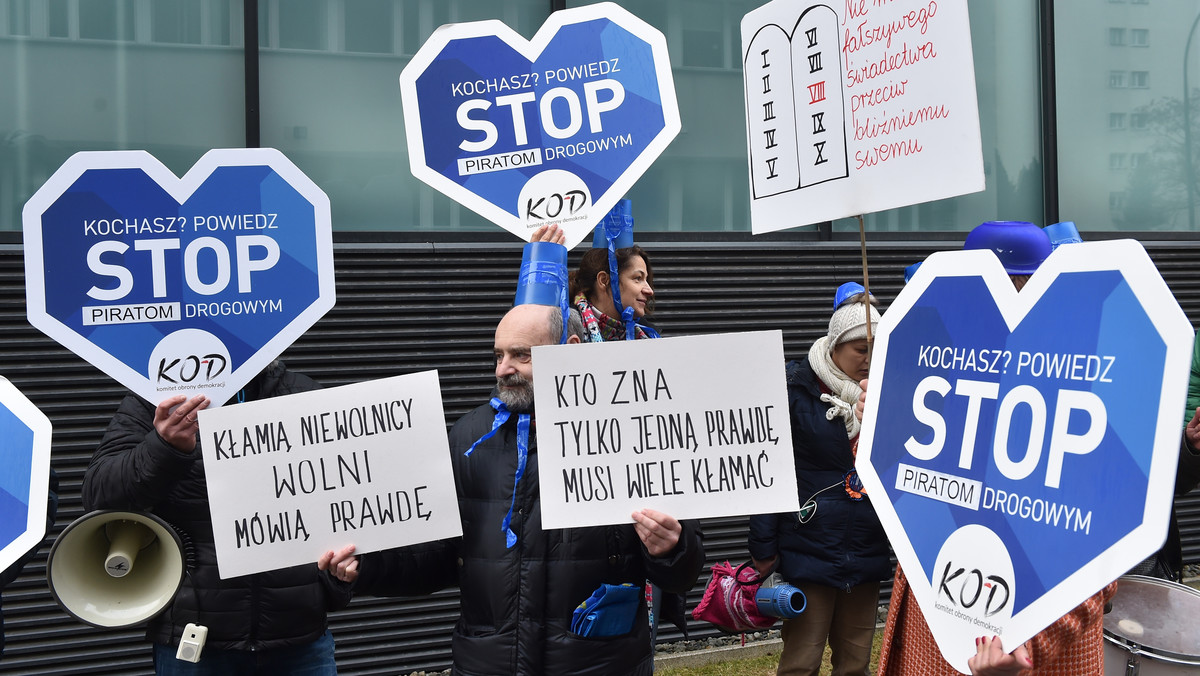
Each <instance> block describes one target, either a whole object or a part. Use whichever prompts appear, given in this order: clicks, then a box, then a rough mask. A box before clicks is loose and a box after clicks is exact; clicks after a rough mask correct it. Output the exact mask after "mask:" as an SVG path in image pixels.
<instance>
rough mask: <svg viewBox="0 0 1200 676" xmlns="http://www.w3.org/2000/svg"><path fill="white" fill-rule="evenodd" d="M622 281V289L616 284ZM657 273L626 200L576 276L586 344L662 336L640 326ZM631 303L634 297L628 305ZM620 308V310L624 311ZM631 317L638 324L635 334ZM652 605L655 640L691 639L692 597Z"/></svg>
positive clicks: (605, 223)
mask: <svg viewBox="0 0 1200 676" xmlns="http://www.w3.org/2000/svg"><path fill="white" fill-rule="evenodd" d="M613 279H617V280H619V283H618V284H617V285H615V286H614V285H613V284H612V283H611V282H612V280H613ZM653 284H654V269H653V268H652V267H651V266H650V259H649V257H648V256H647V255H646V252H645V251H644V250H643V249H642V248H641V247H639V246H637V245H635V244H634V243H633V214H632V211H631V204H630V202H629V200H620V201H618V202H617V205H616V206H614V207H613V208H612V210H611V211H610V212H609V213H608V214H606V215H605V217H604V219H603V220H602V221H601V222H600V223H599V224H598V225H597V226H596V229H595V233H594V236H593V238H592V249H591V250H590V251H588V252H587V253H585V254H584V255H583V259H582V260H581V261H580V263H579V267H578V268H577V269H576V270H575V272H573V273H571V298H572V299H573V303H574V307H575V309H577V310H579V313H580V316H581V317H582V318H583V323H584V326H585V327H586V328H587V337H586V339H585V342H591V343H602V342H604V341H613V340H626V339H634V340H640V339H644V338H658V337H659V336H658V333H657V332H656V331H655V330H653V329H649V328H648V327H644V326H638V325H637V322H638V321H639V320H641V319H644V318H645V317H647V316H649V315H650V314H651V313H652V312H653V304H654V286H653ZM625 299H628V301H629V302H628V304H626V302H625ZM618 308H619V309H618ZM626 317H628V318H629V319H630V321H631V322H632V323H633V324H634V327H633V328H634V330H633V332H632V333H631V332H629V331H628V330H627V329H628V326H627V325H626V323H625V318H626ZM646 601H647V603H648V604H649V605H650V641H651V643H654V642H655V640H656V639H657V638H658V626H659V622H660V621H661V620H663V619H666V620H669V621H670V622H671V623H672V624H674V625H675V626H676V627H678V628H679V630H680V631H682V632H683V635H684V637H687V633H688V631H687V598H686V597H684V596H682V595H680V594H666V593H664V592H663V590H661V589H658V588H656V587H655V586H654V585H652V584H647V585H646Z"/></svg>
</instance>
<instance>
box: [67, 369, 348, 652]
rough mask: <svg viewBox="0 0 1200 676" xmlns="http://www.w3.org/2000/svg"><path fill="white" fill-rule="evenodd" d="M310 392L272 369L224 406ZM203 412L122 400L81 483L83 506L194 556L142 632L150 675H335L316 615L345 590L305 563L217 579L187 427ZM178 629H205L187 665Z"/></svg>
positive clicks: (180, 404)
mask: <svg viewBox="0 0 1200 676" xmlns="http://www.w3.org/2000/svg"><path fill="white" fill-rule="evenodd" d="M316 388H317V384H316V383H315V382H313V381H312V380H311V379H310V378H308V377H307V376H304V375H301V374H298V373H295V372H292V371H289V370H287V368H286V367H285V366H284V365H283V363H282V362H279V361H275V362H273V363H272V364H270V365H269V366H268V367H267V368H266V369H265V370H264V371H263V372H262V373H260V374H258V375H257V376H255V377H254V379H253V380H251V381H250V382H249V383H247V385H246V387H245V388H243V389H242V390H241V392H239V393H238V395H237V397H236V401H231V402H230V404H233V403H238V402H242V401H255V400H258V399H265V398H268V397H277V396H283V395H286V394H292V393H296V392H306V391H309V390H313V389H316ZM208 404H209V400H208V398H207V397H205V396H204V395H198V396H195V397H192V398H191V399H187V398H186V397H184V396H174V397H170V398H168V399H166V400H164V401H163V402H162V403H160V404H159V405H158V406H154V405H152V404H151V403H149V402H147V401H145V400H143V399H141V398H139V397H136V396H133V395H129V396H126V397H125V399H124V400H123V401H122V402H121V405H120V407H119V408H118V409H117V413H116V415H114V416H113V419H112V422H111V423H109V426H108V430H107V431H106V432H105V433H104V438H103V439H102V440H101V441H100V446H99V448H98V449H97V450H96V452H95V454H94V455H93V456H92V462H91V465H90V466H89V467H88V470H87V474H86V475H85V476H84V479H83V503H84V507H85V508H87V509H125V510H134V511H147V512H152V513H154V514H156V515H158V516H159V517H161V518H162V519H163V520H165V521H167V522H168V523H170V524H171V525H172V526H173V527H174V528H176V529H177V530H178V531H179V532H180V534H181V536H182V537H183V538H184V539H185V541H189V542H190V543H191V546H192V547H193V548H194V552H195V564H194V567H192V568H191V569H190V571H189V572H188V574H187V576H186V577H185V578H184V580H183V584H182V585H181V586H180V588H179V590H178V592H177V593H176V594H175V600H174V601H173V602H172V604H171V606H170V607H169V608H168V609H167V610H166V611H165V612H163V613H162V614H160V615H159V616H157V617H156V618H154V619H152V620H150V623H149V626H148V627H147V628H146V638H147V639H149V640H150V641H151V642H153V644H154V668H155V672H156V673H158V674H187V675H192V674H203V675H210V674H211V675H213V676H215V675H218V674H232V673H237V674H263V675H271V676H275V675H283V676H286V675H287V674H299V673H304V674H313V675H326V674H329V675H332V674H336V673H337V667H336V665H335V663H334V650H333V636H332V635H331V634H330V633H329V629H328V627H327V625H326V613H327V612H329V611H331V610H337V609H340V608H343V607H345V606H346V604H347V603H349V601H350V588H349V585H347V584H345V583H342V582H340V581H338V580H335V579H334V578H333V577H332V576H330V575H327V574H325V573H323V572H321V571H319V570H318V569H317V567H316V566H315V565H312V564H309V565H304V566H294V567H291V568H284V569H280V570H274V571H269V572H265V573H257V574H254V575H246V576H242V577H235V578H229V579H225V580H222V579H221V578H220V576H219V575H218V571H217V558H216V546H215V544H214V542H213V527H212V520H211V517H210V516H209V509H208V492H207V488H206V484H205V477H204V464H203V461H202V454H201V452H200V440H199V436H198V431H199V427H198V423H197V420H196V413H197V412H198V411H200V410H201V409H203V408H205V407H207V406H208ZM188 623H195V624H198V625H202V626H205V627H207V628H208V636H207V641H206V642H205V644H204V647H203V649H202V651H201V658H200V661H199V662H197V663H192V662H187V661H183V660H178V659H176V657H175V654H176V650H177V648H178V645H179V639H180V637H181V636H182V634H183V631H184V627H185V626H186V625H187V624H188Z"/></svg>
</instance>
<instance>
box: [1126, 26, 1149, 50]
mask: <svg viewBox="0 0 1200 676" xmlns="http://www.w3.org/2000/svg"><path fill="white" fill-rule="evenodd" d="M1129 44H1131V45H1133V46H1134V47H1149V46H1150V31H1149V30H1147V29H1145V28H1134V29H1133V30H1131V31H1129Z"/></svg>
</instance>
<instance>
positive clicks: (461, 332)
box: [0, 241, 1200, 675]
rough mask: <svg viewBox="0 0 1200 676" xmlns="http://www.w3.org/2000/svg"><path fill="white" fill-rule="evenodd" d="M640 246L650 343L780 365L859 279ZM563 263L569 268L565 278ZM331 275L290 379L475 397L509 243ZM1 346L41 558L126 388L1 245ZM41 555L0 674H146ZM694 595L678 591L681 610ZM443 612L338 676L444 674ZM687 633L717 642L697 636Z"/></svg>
mask: <svg viewBox="0 0 1200 676" xmlns="http://www.w3.org/2000/svg"><path fill="white" fill-rule="evenodd" d="M959 244H960V243H956V242H920V243H881V244H872V245H871V246H870V258H871V261H872V267H871V271H870V272H871V285H872V289H873V290H874V291H875V293H876V295H877V296H879V297H880V299H881V300H882V301H884V303H885V305H886V303H887V302H888V301H890V300H891V299H892V298H894V297H895V295H896V293H897V292H898V291H899V289H900V286H901V285H902V283H903V270H904V267H905V266H907V265H908V264H910V263H912V262H915V261H918V260H921V259H923V258H924V257H925V256H926V255H928V254H929V253H930V252H932V251H935V250H938V249H944V248H955V247H957V246H958V245H959ZM1147 248H1148V249H1149V250H1150V252H1151V255H1152V256H1153V258H1154V259H1155V261H1156V263H1157V264H1158V266H1159V269H1160V270H1161V271H1162V273H1163V276H1164V277H1165V278H1166V280H1167V283H1168V284H1169V285H1170V286H1171V288H1172V290H1173V291H1174V293H1175V295H1176V297H1177V298H1178V299H1179V301H1180V303H1181V304H1182V305H1183V307H1184V310H1185V311H1186V312H1187V313H1188V315H1189V316H1190V317H1192V318H1194V319H1195V318H1200V278H1197V276H1196V275H1195V272H1194V271H1195V270H1196V268H1197V263H1198V262H1200V243H1194V242H1186V243H1183V242H1170V243H1167V242H1163V243H1150V244H1148V245H1147ZM650 249H651V250H652V257H653V261H652V262H653V265H654V268H655V281H656V289H657V291H658V298H659V304H658V312H657V314H656V316H655V322H656V324H657V325H658V327H659V328H660V329H661V330H662V332H663V334H664V335H667V336H678V335H689V334H700V333H715V332H723V331H736V330H752V329H772V328H779V329H782V330H783V333H784V343H785V350H786V352H787V354H788V355H789V357H793V358H798V357H801V356H803V355H804V354H805V351H806V350H807V348H808V346H809V344H811V342H812V341H813V339H815V338H816V337H817V336H819V335H821V334H822V333H823V332H824V331H825V325H826V322H827V321H828V317H829V313H830V311H831V310H832V307H831V305H832V293H833V290H834V288H835V287H836V286H837V284H839V283H840V282H842V281H846V280H849V279H856V278H858V277H859V276H860V272H859V251H858V245H857V243H846V242H821V243H814V242H787V241H783V242H780V241H772V242H761V241H750V242H725V243H719V244H714V243H679V242H663V243H656V244H653V245H651V246H650ZM578 256H579V253H578V252H576V253H575V254H573V257H572V263H574V262H575V261H576V260H577V257H578ZM335 260H336V269H337V290H338V302H337V306H336V307H335V308H334V309H333V310H332V311H331V312H330V313H329V315H328V316H327V317H326V318H324V319H323V320H322V321H320V322H319V323H318V324H317V325H316V326H314V327H313V328H312V329H311V330H310V331H308V332H307V333H306V334H305V335H304V336H303V337H302V338H301V339H300V340H299V341H297V343H296V344H295V345H293V346H292V347H291V348H290V349H289V350H288V351H287V352H286V353H285V355H284V359H285V360H286V361H287V362H288V364H289V365H290V366H291V367H293V368H295V369H297V370H301V371H304V372H306V373H308V374H310V375H312V376H313V377H315V378H317V379H318V380H320V381H321V382H323V383H324V384H326V385H328V386H336V385H342V384H346V383H350V382H358V381H362V380H368V379H374V378H382V377H386V376H391V375H397V374H401V373H410V372H414V371H421V370H428V369H437V370H438V372H439V375H440V378H441V384H442V396H443V399H444V404H445V409H446V416H447V419H448V420H449V421H451V422H453V421H454V420H455V419H457V418H458V417H459V416H460V415H462V414H463V413H465V412H466V411H468V410H470V409H471V408H472V407H474V406H476V405H478V404H479V403H481V402H483V401H484V400H485V398H486V397H487V395H488V392H489V390H490V388H491V385H492V381H493V378H492V376H491V370H492V369H491V366H492V365H491V341H492V331H493V329H494V327H495V323H496V321H497V320H498V319H499V317H500V316H501V315H502V314H503V312H504V311H505V310H506V309H507V308H508V306H509V304H510V302H511V298H512V293H513V290H514V286H515V279H516V270H517V268H518V266H519V263H520V247H519V246H518V245H517V244H506V245H497V244H492V245H472V244H432V243H429V244H339V245H338V246H337V248H336V255H335ZM0 338H2V339H3V345H4V349H3V351H2V352H0V375H3V376H6V377H8V378H9V379H10V380H11V381H13V383H14V384H16V385H17V387H19V388H20V389H21V390H22V391H23V392H24V393H25V394H26V395H27V396H28V397H29V398H30V399H32V400H33V401H34V403H35V404H37V405H38V406H39V407H40V408H41V409H42V410H43V411H45V412H46V413H47V415H49V416H50V418H51V420H52V421H53V423H54V450H53V466H54V468H55V469H56V470H57V472H58V473H59V475H60V477H61V491H62V505H61V508H60V511H59V515H58V523H57V525H56V527H55V529H54V531H53V532H52V533H51V534H50V536H49V538H48V540H47V543H48V542H49V540H50V539H52V538H53V536H55V535H57V534H58V532H59V531H60V530H61V529H62V527H63V526H65V525H66V524H68V523H70V521H71V520H72V519H74V518H76V517H77V516H79V515H80V514H81V513H82V509H81V505H80V499H79V484H80V481H81V480H82V477H83V472H84V470H85V468H86V467H87V463H88V460H89V458H90V456H91V452H92V449H93V448H94V447H95V445H96V443H97V442H98V441H99V439H100V435H101V433H102V432H103V429H104V427H105V425H106V424H107V422H108V416H109V415H111V413H112V411H113V410H115V408H116V405H117V403H118V402H119V401H120V398H121V397H122V396H123V394H124V390H123V388H121V387H120V386H118V385H117V384H115V383H114V382H113V381H112V380H110V379H109V378H108V377H106V376H104V375H103V374H101V373H100V372H98V371H97V370H96V369H94V368H93V367H91V366H90V365H88V364H87V363H85V362H83V361H82V360H80V359H79V358H77V357H75V356H74V355H73V354H71V353H70V352H68V351H67V350H65V349H63V348H61V347H59V346H58V345H57V344H55V343H54V342H53V341H51V340H49V339H48V338H46V337H44V336H43V335H42V334H40V333H39V332H38V331H36V330H34V329H33V328H32V327H30V326H29V324H28V322H27V321H26V320H25V291H24V274H23V260H22V254H21V250H20V248H19V247H17V246H7V247H0ZM737 363H738V360H737V355H713V356H712V359H711V362H710V363H706V364H698V365H697V367H698V368H705V369H711V370H712V371H713V373H714V375H719V374H720V371H721V370H723V369H729V368H737ZM1178 505H1179V508H1180V517H1181V518H1180V522H1181V525H1182V528H1183V532H1184V538H1185V558H1186V559H1187V560H1188V561H1191V562H1197V561H1200V494H1195V493H1194V494H1193V495H1192V496H1190V497H1188V498H1184V499H1181V500H1179V501H1178ZM704 526H705V531H706V536H707V537H706V547H707V550H708V558H709V560H710V561H721V560H725V559H731V560H734V561H740V560H744V559H745V558H746V556H747V554H746V547H745V537H746V520H745V519H744V518H731V519H712V520H708V521H706V522H705V523H704ZM46 549H48V546H47V547H44V548H43V551H42V554H41V555H40V556H39V557H38V558H37V559H35V561H34V562H33V563H32V564H30V565H29V566H27V567H26V570H25V573H24V574H23V575H22V577H21V578H20V579H19V580H18V581H17V582H16V583H14V584H13V585H11V586H10V587H9V588H8V589H6V590H4V613H5V620H6V629H7V634H8V647H7V649H6V653H5V656H4V658H3V659H2V660H0V672H3V673H19V674H55V675H61V674H85V673H86V674H149V673H152V668H151V665H150V659H149V655H150V651H149V648H148V645H147V644H146V643H145V642H144V641H143V640H142V638H141V632H140V631H139V630H137V629H132V630H121V631H105V630H100V629H95V628H91V627H87V626H85V625H82V624H79V623H78V622H75V621H73V620H71V619H70V618H68V617H67V616H66V615H65V614H63V613H62V612H61V611H60V610H59V609H58V608H57V606H55V605H54V603H53V601H52V600H51V598H50V595H49V593H48V591H47V590H46V585H45V581H44V574H45V570H44V561H45V556H44V555H45V550H46ZM701 582H703V580H701ZM700 591H701V587H700V586H698V587H697V588H696V589H695V590H693V592H692V595H691V598H690V601H691V604H690V605H691V606H694V604H695V603H696V601H698V600H699V595H700ZM885 594H886V590H885ZM457 614H458V611H457V594H456V592H455V591H454V590H447V591H444V592H440V593H438V594H435V595H433V596H430V597H427V598H422V599H408V600H395V599H376V598H359V599H355V601H354V602H353V603H352V604H351V606H350V608H349V609H347V610H346V611H343V612H339V613H337V614H335V615H334V616H333V618H332V621H331V622H332V626H333V631H334V636H335V637H336V640H337V646H338V648H337V651H338V664H339V668H340V670H341V672H342V673H344V674H407V673H409V672H411V671H415V670H422V669H441V668H445V667H446V666H448V664H449V662H450V630H451V628H452V627H453V625H454V622H455V620H456V618H457ZM691 633H692V636H693V637H696V636H711V635H714V634H716V633H717V632H716V631H715V630H713V629H711V628H709V627H706V626H701V625H698V624H697V625H694V626H692V627H691ZM679 637H680V633H679V632H678V630H676V629H674V628H670V629H666V628H664V629H663V631H662V632H661V634H660V638H661V640H667V641H669V640H675V639H678V638H679Z"/></svg>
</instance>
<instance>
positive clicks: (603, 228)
mask: <svg viewBox="0 0 1200 676" xmlns="http://www.w3.org/2000/svg"><path fill="white" fill-rule="evenodd" d="M609 238H612V239H613V249H625V248H628V247H631V246H633V202H630V201H629V200H618V201H617V203H616V205H615V206H613V208H612V210H610V211H609V212H608V213H607V214H605V215H604V218H602V219H600V222H599V223H598V224H597V225H596V229H595V230H594V231H593V233H592V248H594V249H607V248H608V240H609Z"/></svg>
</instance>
